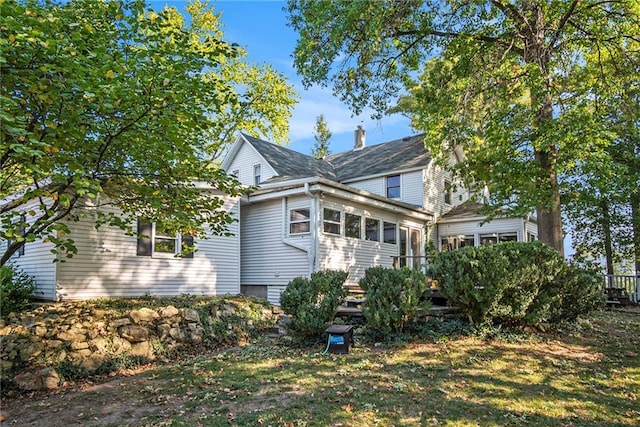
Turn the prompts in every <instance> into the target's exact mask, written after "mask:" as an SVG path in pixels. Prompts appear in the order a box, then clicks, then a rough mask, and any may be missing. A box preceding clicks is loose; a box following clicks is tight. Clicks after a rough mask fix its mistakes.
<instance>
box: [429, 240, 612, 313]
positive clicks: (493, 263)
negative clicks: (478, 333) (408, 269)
mask: <svg viewBox="0 0 640 427" xmlns="http://www.w3.org/2000/svg"><path fill="white" fill-rule="evenodd" d="M428 274H429V275H430V276H431V277H432V278H433V279H436V280H438V282H439V284H440V287H441V290H442V293H443V294H444V295H445V296H446V297H447V298H448V300H449V302H450V304H452V305H454V306H456V307H458V308H460V309H461V311H462V312H463V313H464V314H465V315H466V316H467V317H468V319H469V321H470V322H472V323H476V324H492V323H497V324H503V325H510V326H527V325H529V326H533V325H537V324H540V323H545V322H557V321H561V320H574V319H575V318H576V317H577V316H579V315H581V314H586V313H588V312H589V311H591V310H593V309H594V308H595V307H597V306H598V304H599V303H600V302H601V300H602V292H601V286H600V284H599V281H598V278H597V276H596V275H595V274H594V273H593V272H589V271H587V270H583V269H580V268H578V267H572V266H569V265H568V264H567V263H566V261H565V260H564V259H563V258H562V256H560V254H559V253H558V252H556V251H554V250H553V249H551V248H550V247H549V246H547V245H544V244H542V243H540V242H534V243H519V242H508V243H499V244H495V245H487V246H481V247H465V248H460V249H457V250H455V251H450V252H445V253H442V254H439V255H438V256H437V257H436V259H435V260H434V263H433V264H432V265H431V266H430V268H429V271H428Z"/></svg>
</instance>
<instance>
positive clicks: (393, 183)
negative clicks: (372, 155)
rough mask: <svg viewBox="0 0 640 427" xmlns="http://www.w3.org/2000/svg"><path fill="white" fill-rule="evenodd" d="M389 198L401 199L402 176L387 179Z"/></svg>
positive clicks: (392, 176)
mask: <svg viewBox="0 0 640 427" xmlns="http://www.w3.org/2000/svg"><path fill="white" fill-rule="evenodd" d="M387 197H388V198H390V199H399V198H400V175H390V176H388V177H387Z"/></svg>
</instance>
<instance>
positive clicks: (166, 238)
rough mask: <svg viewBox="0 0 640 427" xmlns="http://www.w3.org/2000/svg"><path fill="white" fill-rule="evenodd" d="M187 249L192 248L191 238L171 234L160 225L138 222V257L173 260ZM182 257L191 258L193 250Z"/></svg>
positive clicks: (186, 235) (179, 234)
mask: <svg viewBox="0 0 640 427" xmlns="http://www.w3.org/2000/svg"><path fill="white" fill-rule="evenodd" d="M187 248H193V236H190V235H188V234H182V233H174V232H171V231H169V230H168V229H167V228H166V227H164V226H163V225H162V224H160V223H156V222H146V221H144V220H138V243H137V248H136V254H137V255H138V256H150V257H156V258H173V257H177V256H179V255H180V254H181V253H182V251H183V250H184V249H187ZM183 257H184V258H193V250H189V251H188V252H186V253H185V254H184V256H183Z"/></svg>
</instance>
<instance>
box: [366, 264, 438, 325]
mask: <svg viewBox="0 0 640 427" xmlns="http://www.w3.org/2000/svg"><path fill="white" fill-rule="evenodd" d="M359 285H360V287H361V288H362V289H364V291H365V292H366V295H367V298H366V300H365V302H364V303H363V305H362V315H363V316H364V318H365V320H366V322H367V326H368V327H369V328H370V330H371V331H373V332H374V334H376V335H378V336H380V337H386V336H388V335H390V334H401V333H402V332H403V330H404V327H405V325H406V324H407V323H408V322H410V321H412V320H414V319H415V317H416V315H417V314H418V313H419V312H420V311H422V310H427V309H428V308H429V307H430V303H429V302H428V301H426V300H424V299H423V298H422V297H423V294H424V291H425V290H426V288H427V285H426V279H425V276H424V274H422V272H420V271H419V270H412V269H409V268H406V267H405V268H400V269H391V268H384V267H372V268H368V269H367V270H366V271H365V273H364V277H363V278H362V279H360V282H359Z"/></svg>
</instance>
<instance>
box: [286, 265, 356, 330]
mask: <svg viewBox="0 0 640 427" xmlns="http://www.w3.org/2000/svg"><path fill="white" fill-rule="evenodd" d="M347 276H348V273H347V272H345V271H319V272H316V273H313V274H311V279H307V278H306V277H296V278H295V279H293V280H292V281H291V282H289V284H288V285H287V288H286V289H285V290H284V292H283V293H282V294H281V295H280V306H281V308H282V310H283V311H284V312H285V313H286V314H288V315H290V316H291V323H290V325H289V329H290V330H291V332H292V334H293V335H295V336H296V337H298V338H301V339H317V338H319V337H321V336H322V333H323V332H324V330H325V329H326V328H327V325H328V323H329V322H330V321H331V319H333V317H334V316H335V314H336V309H337V308H338V306H339V305H340V304H341V303H342V301H343V300H344V298H345V297H346V296H347V291H346V289H345V288H344V286H343V284H344V281H345V280H347Z"/></svg>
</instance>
